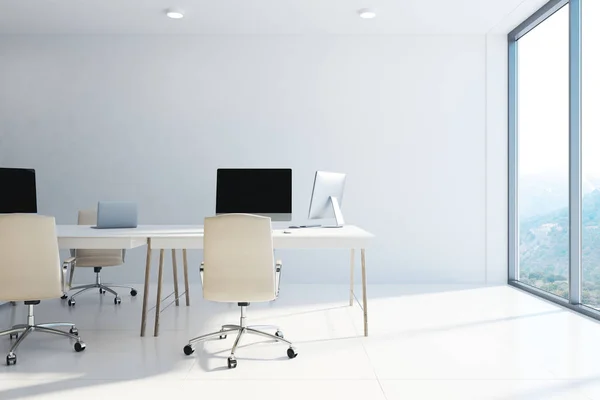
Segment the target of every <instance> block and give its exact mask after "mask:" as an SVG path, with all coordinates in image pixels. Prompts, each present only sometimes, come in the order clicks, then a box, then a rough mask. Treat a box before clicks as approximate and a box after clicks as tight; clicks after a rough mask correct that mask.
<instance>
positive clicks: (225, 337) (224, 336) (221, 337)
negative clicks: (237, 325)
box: [219, 335, 227, 340]
mask: <svg viewBox="0 0 600 400" xmlns="http://www.w3.org/2000/svg"><path fill="white" fill-rule="evenodd" d="M219 339H221V340H223V339H227V335H221V336H219Z"/></svg>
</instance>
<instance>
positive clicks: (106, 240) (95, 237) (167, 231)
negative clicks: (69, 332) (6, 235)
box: [56, 225, 374, 250]
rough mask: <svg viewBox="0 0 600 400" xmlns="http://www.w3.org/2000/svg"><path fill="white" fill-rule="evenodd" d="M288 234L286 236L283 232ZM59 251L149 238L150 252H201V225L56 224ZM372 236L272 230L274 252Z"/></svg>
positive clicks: (351, 231) (128, 245)
mask: <svg viewBox="0 0 600 400" xmlns="http://www.w3.org/2000/svg"><path fill="white" fill-rule="evenodd" d="M285 232H289V233H285ZM56 233H57V236H58V245H59V247H60V248H61V249H77V248H86V249H133V248H136V247H140V246H144V245H146V244H147V243H148V239H150V246H151V248H152V249H190V250H191V249H202V247H203V239H204V227H203V226H202V225H139V226H138V227H137V228H120V229H94V228H92V227H91V226H89V225H57V226H56ZM373 237H374V236H373V235H372V234H370V233H369V232H367V231H365V230H363V229H361V228H359V227H357V226H353V225H346V226H344V227H342V228H297V229H274V230H273V247H274V248H276V249H302V248H304V249H315V248H321V249H335V248H339V249H349V248H366V247H368V244H369V243H370V241H371V239H372V238H373Z"/></svg>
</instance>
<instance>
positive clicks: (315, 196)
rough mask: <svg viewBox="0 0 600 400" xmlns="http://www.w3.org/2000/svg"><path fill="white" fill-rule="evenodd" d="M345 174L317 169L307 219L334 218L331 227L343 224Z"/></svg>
mask: <svg viewBox="0 0 600 400" xmlns="http://www.w3.org/2000/svg"><path fill="white" fill-rule="evenodd" d="M345 184H346V174H341V173H338V172H325V171H317V172H316V174H315V182H314V184H313V190H312V196H311V199H310V208H309V210H308V219H326V218H335V225H334V226H333V227H338V228H339V227H342V226H344V217H343V215H342V210H341V208H342V199H343V197H344V185H345Z"/></svg>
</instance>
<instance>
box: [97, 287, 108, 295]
mask: <svg viewBox="0 0 600 400" xmlns="http://www.w3.org/2000/svg"><path fill="white" fill-rule="evenodd" d="M98 291H99V292H100V294H106V290H104V289H102V288H100V289H98Z"/></svg>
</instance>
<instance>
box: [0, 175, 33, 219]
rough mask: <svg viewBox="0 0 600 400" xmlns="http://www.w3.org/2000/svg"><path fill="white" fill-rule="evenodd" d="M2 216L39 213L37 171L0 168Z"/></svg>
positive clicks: (0, 211) (0, 206)
mask: <svg viewBox="0 0 600 400" xmlns="http://www.w3.org/2000/svg"><path fill="white" fill-rule="evenodd" d="M0 188H1V190H0V214H11V213H32V214H35V213H37V195H36V190H35V170H33V169H21V168H0Z"/></svg>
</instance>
